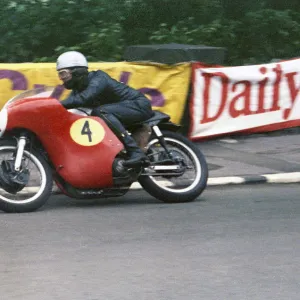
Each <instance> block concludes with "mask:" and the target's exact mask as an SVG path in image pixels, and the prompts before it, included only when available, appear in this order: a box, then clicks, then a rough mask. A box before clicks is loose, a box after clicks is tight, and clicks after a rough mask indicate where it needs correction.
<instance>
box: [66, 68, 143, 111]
mask: <svg viewBox="0 0 300 300" xmlns="http://www.w3.org/2000/svg"><path fill="white" fill-rule="evenodd" d="M87 79H88V85H87V87H86V88H85V89H84V90H83V91H76V90H72V92H71V93H70V95H69V96H68V97H67V98H66V99H65V100H63V101H61V104H62V105H63V106H64V107H65V108H67V109H70V108H76V107H87V108H93V107H97V106H100V105H104V104H110V103H117V102H120V101H124V100H135V99H140V98H146V96H145V95H144V94H143V93H141V92H140V91H137V90H135V89H133V88H131V87H129V86H127V85H125V84H123V83H121V82H119V81H117V80H115V79H113V78H111V77H110V76H109V75H108V74H106V73H105V72H103V71H101V70H98V71H91V72H89V74H88V78H87ZM146 99H147V98H146Z"/></svg>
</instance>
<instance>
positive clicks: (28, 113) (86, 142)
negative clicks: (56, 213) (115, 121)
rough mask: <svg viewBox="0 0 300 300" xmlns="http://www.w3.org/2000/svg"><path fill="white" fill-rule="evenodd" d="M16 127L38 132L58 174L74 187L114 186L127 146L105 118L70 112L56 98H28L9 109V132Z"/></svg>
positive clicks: (13, 104)
mask: <svg viewBox="0 0 300 300" xmlns="http://www.w3.org/2000/svg"><path fill="white" fill-rule="evenodd" d="M86 120H89V121H88V122H86ZM75 121H77V122H76V123H75V124H74V122H75ZM95 121H96V122H95ZM88 125H89V126H90V127H89V126H88ZM14 128H25V129H28V130H30V131H32V132H34V133H35V134H36V135H37V136H38V137H39V139H40V141H41V142H42V144H43V146H44V147H45V149H46V151H47V152H48V155H49V157H50V159H51V161H52V163H53V164H54V166H55V167H56V170H57V172H58V173H59V174H60V176H61V177H62V178H63V179H64V180H65V181H66V182H68V183H70V184H71V185H73V186H74V187H77V188H104V187H111V186H112V185H113V179H112V163H113V160H114V158H115V156H116V155H117V154H118V153H119V152H120V151H121V150H122V149H123V144H122V143H121V142H120V141H119V139H118V138H117V137H116V136H115V135H114V134H113V132H112V131H111V130H110V128H109V127H108V126H107V125H106V123H105V122H104V121H103V120H102V119H100V118H97V117H90V116H89V117H86V116H81V115H76V114H73V113H71V112H68V111H67V110H66V109H65V108H64V107H63V106H62V105H61V104H60V103H59V101H58V100H56V99H52V98H51V99H37V98H35V99H24V100H20V101H16V102H15V103H12V104H11V105H10V106H9V108H8V123H7V130H11V129H14ZM94 129H97V130H98V129H100V131H99V130H98V133H97V132H96V130H94ZM93 130H94V131H93ZM99 132H100V134H99ZM93 143H95V144H94V145H92V146H90V145H91V144H93Z"/></svg>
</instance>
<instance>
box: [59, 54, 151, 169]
mask: <svg viewBox="0 0 300 300" xmlns="http://www.w3.org/2000/svg"><path fill="white" fill-rule="evenodd" d="M56 70H57V71H58V76H59V78H60V80H62V81H63V85H64V87H65V88H66V89H69V90H72V92H71V93H70V95H69V96H68V97H67V98H66V99H64V100H62V101H61V104H62V105H63V106H64V107H65V108H66V109H71V108H77V107H85V108H91V109H92V112H91V115H92V116H98V117H101V118H103V119H104V120H105V121H106V123H107V124H108V126H109V127H110V128H111V129H112V130H113V131H114V133H115V134H116V135H117V136H118V138H119V139H120V140H121V141H122V142H123V144H124V146H125V149H126V151H127V153H128V155H129V159H128V160H126V162H125V163H124V165H126V166H133V165H136V164H138V163H140V162H141V161H144V160H145V161H146V160H147V157H146V155H145V154H144V152H143V151H142V150H141V149H140V148H139V147H138V145H137V143H136V142H135V140H134V139H133V138H132V137H131V136H130V135H129V134H128V132H127V131H126V129H125V127H124V126H128V125H130V124H133V123H137V122H143V121H145V120H147V119H149V118H151V117H152V116H153V111H152V107H151V102H150V101H149V100H148V98H147V97H146V96H145V95H144V94H142V93H141V92H140V91H137V90H135V89H133V88H132V87H129V86H127V85H125V84H123V83H121V82H119V81H117V80H115V79H113V78H111V77H110V76H109V75H108V74H107V73H105V72H103V71H101V70H97V71H88V62H87V59H86V57H85V56H84V55H83V54H82V53H80V52H77V51H67V52H65V53H63V54H61V55H60V56H59V57H58V59H57V62H56Z"/></svg>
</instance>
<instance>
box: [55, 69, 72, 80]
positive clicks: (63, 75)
mask: <svg viewBox="0 0 300 300" xmlns="http://www.w3.org/2000/svg"><path fill="white" fill-rule="evenodd" d="M58 77H59V79H60V80H62V81H68V80H70V79H71V78H72V71H71V70H69V69H62V70H59V71H58Z"/></svg>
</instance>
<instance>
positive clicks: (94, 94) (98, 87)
mask: <svg viewBox="0 0 300 300" xmlns="http://www.w3.org/2000/svg"><path fill="white" fill-rule="evenodd" d="M105 86H106V78H105V77H104V76H95V77H94V78H92V79H91V81H90V82H89V85H88V87H87V88H86V89H85V90H84V91H82V92H77V93H73V92H72V93H71V94H70V95H69V97H67V98H66V99H65V100H62V101H61V104H62V105H63V106H64V107H65V108H67V109H69V108H76V107H90V106H93V105H95V104H97V102H98V101H99V100H98V99H99V95H100V94H101V92H102V91H103V90H104V89H105ZM99 104H100V103H99Z"/></svg>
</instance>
